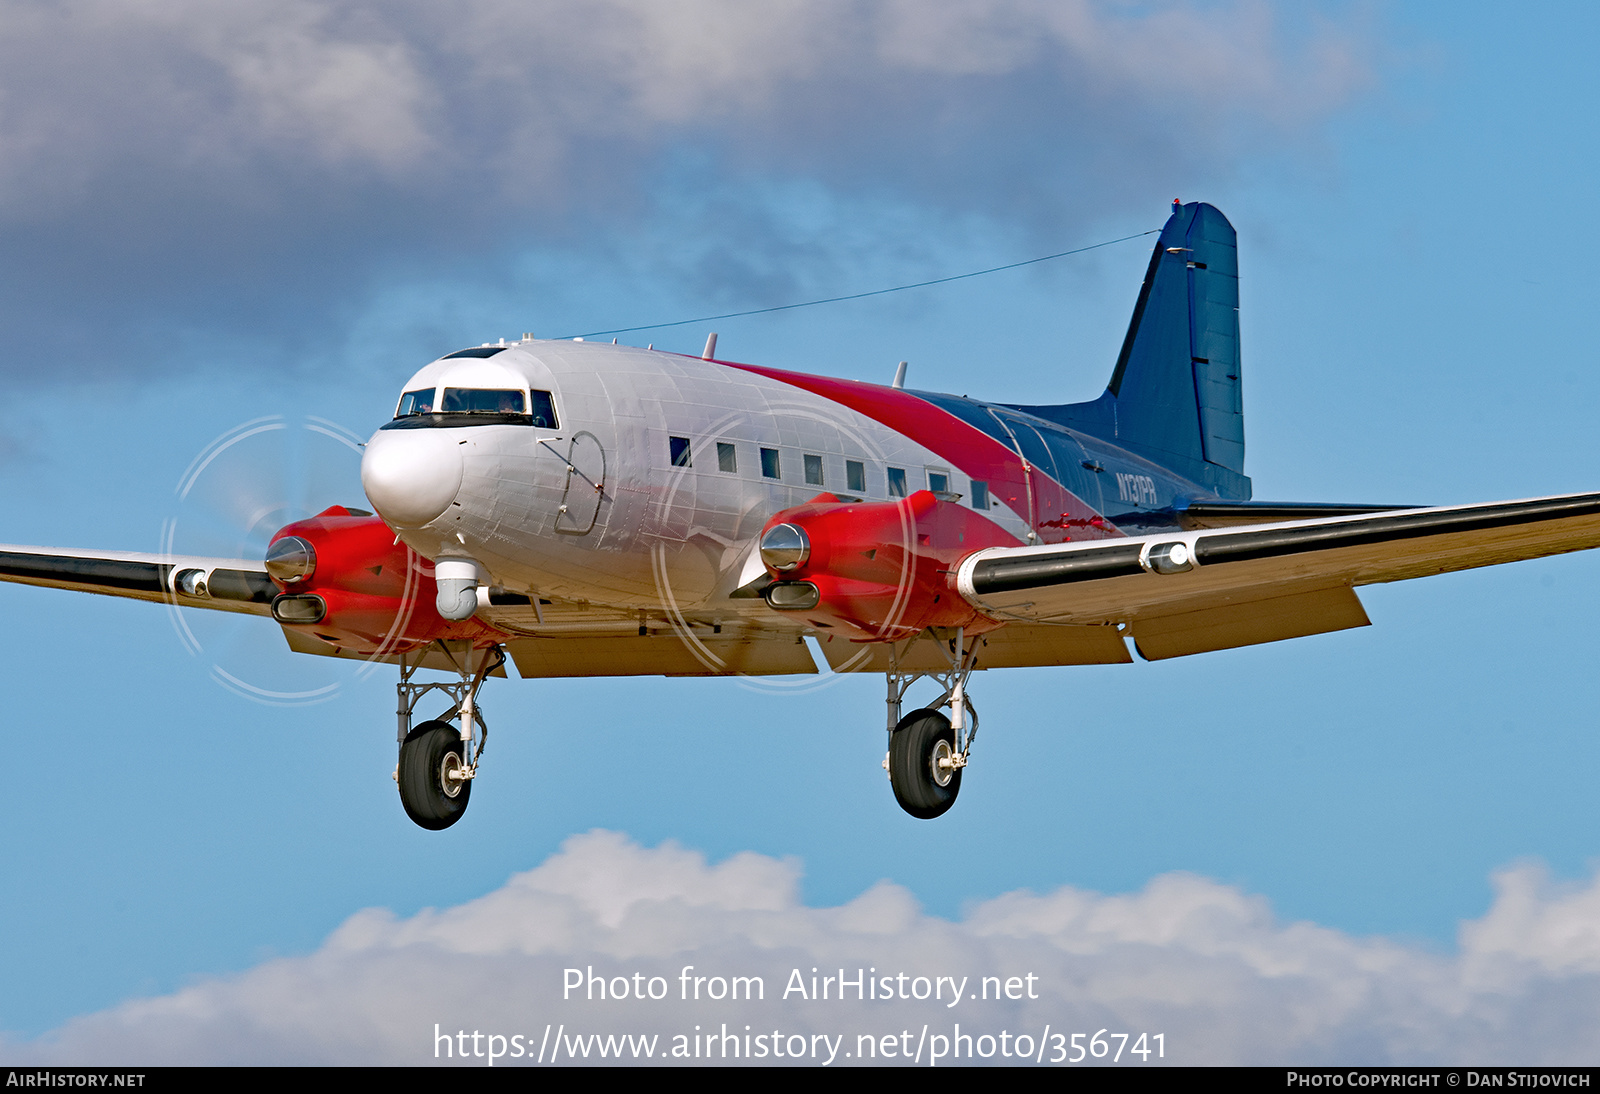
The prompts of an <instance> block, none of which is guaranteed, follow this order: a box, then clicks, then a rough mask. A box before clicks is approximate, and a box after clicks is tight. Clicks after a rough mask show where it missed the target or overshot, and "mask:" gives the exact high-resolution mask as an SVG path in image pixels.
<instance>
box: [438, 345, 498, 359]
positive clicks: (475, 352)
mask: <svg viewBox="0 0 1600 1094" xmlns="http://www.w3.org/2000/svg"><path fill="white" fill-rule="evenodd" d="M505 350H506V347H505V346H473V347H472V348H471V349H458V350H456V351H455V352H454V353H447V354H445V355H444V356H443V357H441V358H440V360H441V361H449V360H452V359H454V358H456V357H493V356H494V355H495V354H497V353H503V352H505Z"/></svg>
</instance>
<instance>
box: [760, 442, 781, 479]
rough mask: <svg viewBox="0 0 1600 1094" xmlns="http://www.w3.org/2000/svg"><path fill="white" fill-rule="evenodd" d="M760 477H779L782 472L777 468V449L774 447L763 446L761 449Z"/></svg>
mask: <svg viewBox="0 0 1600 1094" xmlns="http://www.w3.org/2000/svg"><path fill="white" fill-rule="evenodd" d="M761 477H762V478H764V479H781V478H783V475H782V473H781V472H780V471H779V470H778V450H777V449H776V448H763V449H762V450H761Z"/></svg>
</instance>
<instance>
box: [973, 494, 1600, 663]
mask: <svg viewBox="0 0 1600 1094" xmlns="http://www.w3.org/2000/svg"><path fill="white" fill-rule="evenodd" d="M1592 547H1600V494H1571V495H1564V496H1560V497H1547V498H1531V499H1527V500H1523V501H1508V502H1491V503H1486V504H1478V505H1464V506H1450V507H1444V508H1432V509H1405V510H1396V511H1391V512H1385V513H1376V514H1363V515H1358V516H1349V517H1338V518H1331V519H1321V520H1301V521H1287V522H1283V523H1276V524H1264V525H1255V526H1251V527H1246V528H1235V529H1228V530H1208V531H1198V530H1197V531H1193V532H1188V533H1180V534H1165V535H1152V536H1140V537H1135V538H1130V539H1126V540H1118V541H1116V542H1115V543H1112V544H1109V545H1108V544H1106V543H1105V542H1104V541H1101V542H1099V543H1093V544H1083V545H1081V546H1080V545H1071V546H1065V545H1052V546H1047V547H1000V548H991V549H988V550H984V551H978V552H975V553H974V554H972V555H970V556H968V557H967V558H966V559H965V560H963V562H962V563H961V566H960V568H959V570H958V572H957V577H956V580H957V588H958V589H959V590H960V592H961V594H962V596H964V597H965V598H966V599H967V600H968V601H969V602H971V603H972V604H973V605H974V606H975V607H977V608H978V609H980V610H981V611H983V612H984V613H985V614H987V615H990V616H992V617H993V618H996V619H1005V620H1015V621H1021V622H1030V623H1057V624H1062V623H1065V624H1080V625H1081V624H1102V625H1103V624H1110V623H1115V624H1120V625H1124V626H1125V627H1126V629H1127V630H1128V631H1129V632H1130V633H1131V634H1132V636H1133V638H1134V640H1135V643H1136V644H1137V646H1138V648H1139V652H1140V653H1141V654H1142V655H1144V656H1145V657H1147V658H1149V659H1150V660H1160V659H1163V658H1167V657H1179V656H1183V655H1185V654H1190V653H1203V652H1206V651H1208V650H1218V649H1230V648H1233V647H1236V646H1246V645H1252V644H1255V643H1258V642H1271V641H1277V640H1279V639H1283V638H1297V637H1300V636H1302V635H1308V634H1320V633H1323V632H1326V631H1333V630H1342V629H1345V628H1347V627H1359V626H1365V625H1366V624H1367V622H1368V620H1367V617H1366V612H1365V611H1364V610H1363V609H1362V607H1361V602H1360V601H1359V600H1358V599H1357V598H1356V595H1355V593H1354V591H1353V589H1354V588H1355V587H1356V586H1360V585H1374V584H1379V583H1382V582H1389V581H1403V580H1406V579H1409V578H1414V577H1426V576H1428V575H1430V574H1438V573H1446V572H1449V571H1452V570H1466V569H1472V568H1474V567H1478V566H1493V565H1496V564H1499V563H1502V562H1516V561H1520V560H1522V559H1529V558H1540V557H1543V556H1545V555H1554V554H1562V553H1565V552H1568V551H1581V550H1585V549H1588V548H1592Z"/></svg>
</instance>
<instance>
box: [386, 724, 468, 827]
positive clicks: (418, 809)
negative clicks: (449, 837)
mask: <svg viewBox="0 0 1600 1094" xmlns="http://www.w3.org/2000/svg"><path fill="white" fill-rule="evenodd" d="M462 755H463V752H462V743H461V733H460V731H459V730H457V729H456V727H455V726H453V725H451V724H450V723H449V722H423V723H422V724H421V725H420V726H418V727H417V728H416V729H413V730H412V731H411V732H410V733H408V734H406V739H405V742H404V743H403V744H401V745H400V770H399V776H398V781H399V783H400V804H401V805H403V806H405V809H406V816H408V817H410V818H411V819H412V820H413V821H415V822H416V823H417V824H419V825H421V826H422V827H423V828H427V829H430V830H432V831H435V832H437V831H438V830H440V829H442V828H449V827H450V826H451V825H452V824H454V823H455V822H456V821H458V820H460V819H461V814H463V813H465V812H466V811H467V799H468V798H470V797H471V796H472V783H471V781H470V780H458V779H452V778H450V777H449V774H450V772H451V771H452V770H459V769H460V768H461V767H463V766H465V764H464V763H463V761H462Z"/></svg>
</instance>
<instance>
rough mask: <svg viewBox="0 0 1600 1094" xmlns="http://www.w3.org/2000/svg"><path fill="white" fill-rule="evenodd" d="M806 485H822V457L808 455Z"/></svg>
mask: <svg viewBox="0 0 1600 1094" xmlns="http://www.w3.org/2000/svg"><path fill="white" fill-rule="evenodd" d="M806 485H807V486H821V485H822V457H821V456H812V455H810V454H809V453H808V454H807V455H806Z"/></svg>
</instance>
